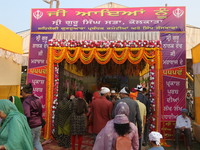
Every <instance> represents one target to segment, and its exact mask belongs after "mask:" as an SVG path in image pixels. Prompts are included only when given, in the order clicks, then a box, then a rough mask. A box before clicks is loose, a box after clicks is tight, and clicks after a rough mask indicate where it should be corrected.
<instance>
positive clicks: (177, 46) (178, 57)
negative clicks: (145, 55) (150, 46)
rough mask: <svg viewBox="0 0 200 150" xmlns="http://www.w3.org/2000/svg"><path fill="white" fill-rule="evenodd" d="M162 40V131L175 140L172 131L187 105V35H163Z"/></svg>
mask: <svg viewBox="0 0 200 150" xmlns="http://www.w3.org/2000/svg"><path fill="white" fill-rule="evenodd" d="M161 40H162V46H163V50H162V53H163V88H164V91H163V101H162V108H163V109H162V112H161V113H162V119H161V131H162V133H163V135H164V136H165V138H167V139H173V138H174V133H173V131H172V130H171V129H172V128H174V126H175V120H176V118H177V116H178V115H180V114H181V110H182V108H185V104H186V103H185V96H186V84H185V83H186V51H185V49H186V47H185V43H186V41H185V40H186V38H185V33H161ZM169 129H170V130H169Z"/></svg>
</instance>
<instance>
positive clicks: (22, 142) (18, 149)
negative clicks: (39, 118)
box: [0, 100, 33, 150]
mask: <svg viewBox="0 0 200 150" xmlns="http://www.w3.org/2000/svg"><path fill="white" fill-rule="evenodd" d="M0 118H1V119H2V123H1V127H0V149H1V150H5V149H6V150H33V144H32V136H31V129H30V127H29V125H28V123H27V120H26V117H25V116H24V115H23V114H21V113H20V112H19V111H18V110H17V108H16V106H15V105H14V104H13V103H12V102H10V101H9V100H0Z"/></svg>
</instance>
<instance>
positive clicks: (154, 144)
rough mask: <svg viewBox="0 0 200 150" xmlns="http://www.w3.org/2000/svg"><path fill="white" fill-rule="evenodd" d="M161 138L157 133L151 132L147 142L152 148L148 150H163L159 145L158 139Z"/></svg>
mask: <svg viewBox="0 0 200 150" xmlns="http://www.w3.org/2000/svg"><path fill="white" fill-rule="evenodd" d="M161 138H163V137H162V135H161V134H160V133H159V132H155V131H152V132H151V133H150V134H149V141H150V143H151V145H152V148H150V149H149V150H164V148H163V147H162V146H161V145H160V139H161Z"/></svg>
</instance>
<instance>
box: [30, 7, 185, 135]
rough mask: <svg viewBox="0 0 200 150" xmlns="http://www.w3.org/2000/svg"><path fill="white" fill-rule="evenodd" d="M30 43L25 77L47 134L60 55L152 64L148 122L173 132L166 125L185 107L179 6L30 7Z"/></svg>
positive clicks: (70, 59) (69, 59) (71, 59)
mask: <svg viewBox="0 0 200 150" xmlns="http://www.w3.org/2000/svg"><path fill="white" fill-rule="evenodd" d="M50 39H54V40H50ZM48 42H49V43H48ZM161 43H162V44H161ZM30 47H31V49H30V57H29V69H28V73H29V75H28V82H32V83H33V86H34V92H35V94H36V95H37V96H38V97H40V98H41V100H42V103H43V106H44V107H43V108H44V111H45V113H44V118H45V119H46V121H47V125H46V127H45V129H44V137H45V138H46V139H48V138H50V137H51V134H52V129H53V128H52V125H53V119H54V115H53V112H54V108H55V106H54V103H56V101H55V100H56V93H55V88H56V86H58V85H57V84H58V80H59V79H57V74H55V72H56V71H57V67H56V64H57V63H59V62H61V61H62V60H64V59H65V60H66V61H67V63H69V64H73V63H75V62H77V61H81V62H82V63H83V64H89V63H91V62H92V61H94V60H95V61H97V62H98V63H99V64H102V65H103V64H106V63H108V62H109V61H113V62H115V63H116V64H121V65H123V64H124V63H125V62H126V61H128V62H130V63H131V64H137V63H139V62H140V61H141V60H144V61H145V62H146V63H148V64H150V65H151V66H154V67H155V68H151V69H152V76H151V77H152V83H151V86H150V88H151V90H152V100H153V101H154V102H155V103H154V105H153V111H154V112H155V114H154V115H153V116H152V121H153V122H154V124H152V126H151V128H152V130H158V131H161V132H162V134H163V135H164V137H165V138H166V139H170V138H173V132H172V130H169V129H170V128H173V127H174V122H175V118H176V117H177V115H179V113H180V110H181V109H182V108H183V107H185V8H184V7H152V8H109V9H103V8H94V9H33V10H32V28H31V44H30ZM47 48H48V50H47ZM161 49H162V50H161ZM161 51H162V52H161ZM46 60H47V61H46ZM130 69H131V68H130ZM154 75H155V76H154ZM55 79H56V80H55Z"/></svg>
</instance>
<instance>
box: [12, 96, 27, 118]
mask: <svg viewBox="0 0 200 150" xmlns="http://www.w3.org/2000/svg"><path fill="white" fill-rule="evenodd" d="M9 100H10V101H11V102H12V103H13V104H15V106H16V107H17V109H18V111H19V112H20V113H22V114H24V109H23V106H22V101H21V99H20V98H19V97H17V96H10V97H9Z"/></svg>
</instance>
